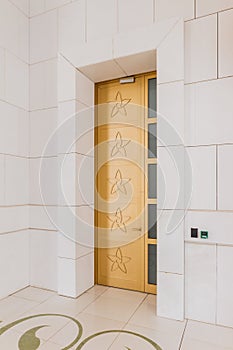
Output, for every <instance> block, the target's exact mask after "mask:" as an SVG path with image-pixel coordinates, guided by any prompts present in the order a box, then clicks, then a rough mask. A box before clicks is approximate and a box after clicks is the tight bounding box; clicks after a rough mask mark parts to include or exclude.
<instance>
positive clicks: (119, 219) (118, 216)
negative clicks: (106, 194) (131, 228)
mask: <svg viewBox="0 0 233 350" xmlns="http://www.w3.org/2000/svg"><path fill="white" fill-rule="evenodd" d="M108 219H109V220H110V221H111V222H112V226H111V230H112V231H113V230H116V229H118V228H119V229H120V230H121V231H123V232H127V228H126V225H125V224H126V223H127V222H128V221H129V220H130V219H131V217H130V216H123V214H122V211H121V209H120V208H118V209H117V211H116V212H115V214H114V215H113V216H108Z"/></svg>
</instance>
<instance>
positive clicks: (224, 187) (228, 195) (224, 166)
mask: <svg viewBox="0 0 233 350" xmlns="http://www.w3.org/2000/svg"><path fill="white" fill-rule="evenodd" d="M232 156H233V145H223V146H219V148H218V208H219V209H220V210H233V190H232V176H233V165H232V161H231V159H232Z"/></svg>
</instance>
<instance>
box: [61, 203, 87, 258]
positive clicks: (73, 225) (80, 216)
mask: <svg viewBox="0 0 233 350" xmlns="http://www.w3.org/2000/svg"><path fill="white" fill-rule="evenodd" d="M58 212H59V214H58V220H57V221H58V225H57V226H58V228H59V231H60V234H62V235H64V236H65V237H66V238H67V239H69V238H70V239H72V240H73V241H75V242H76V243H77V244H78V245H77V246H76V252H74V250H73V249H74V247H72V248H71V250H73V253H72V254H74V255H72V254H71V256H72V257H73V256H76V257H79V256H80V255H83V253H82V251H81V250H82V249H81V246H83V247H84V248H86V249H87V250H89V249H90V250H91V251H92V250H93V248H94V210H93V208H92V207H91V206H78V207H75V208H72V207H59V209H58ZM67 252H68V250H67Z"/></svg>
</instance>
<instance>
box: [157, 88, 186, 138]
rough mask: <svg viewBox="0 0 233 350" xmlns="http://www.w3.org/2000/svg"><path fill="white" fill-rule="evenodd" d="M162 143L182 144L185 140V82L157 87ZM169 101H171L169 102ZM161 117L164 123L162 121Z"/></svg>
mask: <svg viewBox="0 0 233 350" xmlns="http://www.w3.org/2000/svg"><path fill="white" fill-rule="evenodd" d="M157 99H158V109H157V110H158V113H159V114H160V116H159V131H158V132H159V135H158V136H159V138H158V144H160V145H181V144H183V142H184V141H183V140H184V83H183V82H182V81H180V82H174V83H168V84H161V85H158V88H157ZM168 101H169V103H168ZM161 118H162V119H163V121H164V122H163V123H161Z"/></svg>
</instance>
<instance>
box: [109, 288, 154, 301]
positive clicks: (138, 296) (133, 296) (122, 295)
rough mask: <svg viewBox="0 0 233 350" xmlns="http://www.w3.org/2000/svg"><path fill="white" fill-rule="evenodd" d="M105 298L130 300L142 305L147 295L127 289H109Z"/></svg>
mask: <svg viewBox="0 0 233 350" xmlns="http://www.w3.org/2000/svg"><path fill="white" fill-rule="evenodd" d="M104 297H105V298H114V299H119V300H130V301H135V302H138V303H141V302H142V301H143V300H144V299H145V298H146V297H147V294H145V293H140V292H134V291H131V290H126V289H118V288H109V289H108V290H107V291H106V292H105V293H104Z"/></svg>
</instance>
